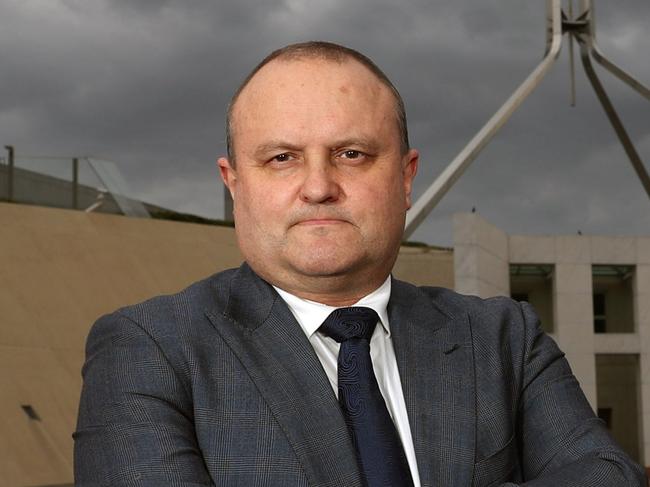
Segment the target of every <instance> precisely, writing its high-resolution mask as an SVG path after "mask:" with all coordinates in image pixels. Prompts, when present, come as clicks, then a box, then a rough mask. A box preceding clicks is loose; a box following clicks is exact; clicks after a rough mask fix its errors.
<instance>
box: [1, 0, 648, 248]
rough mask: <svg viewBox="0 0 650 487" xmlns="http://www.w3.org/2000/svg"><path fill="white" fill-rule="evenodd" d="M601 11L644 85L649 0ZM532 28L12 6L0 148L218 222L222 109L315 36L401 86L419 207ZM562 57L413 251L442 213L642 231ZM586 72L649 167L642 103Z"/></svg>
mask: <svg viewBox="0 0 650 487" xmlns="http://www.w3.org/2000/svg"><path fill="white" fill-rule="evenodd" d="M575 3H576V4H577V2H575ZM613 4H615V5H613ZM596 13H597V16H598V17H597V20H598V24H597V25H598V30H597V33H598V39H599V43H600V45H601V47H602V48H603V50H604V52H605V53H606V54H607V55H608V56H609V57H610V58H612V59H613V60H615V61H616V62H617V63H618V64H620V65H621V67H623V68H624V69H626V70H628V71H630V72H631V73H632V74H634V75H635V76H636V77H637V78H638V79H640V80H641V81H642V82H644V83H645V84H646V85H648V84H650V63H649V62H648V56H647V52H648V51H649V50H650V44H649V43H650V21H649V19H650V4H648V2H647V1H644V0H625V1H619V2H602V1H601V2H598V3H597V11H596ZM544 15H545V5H544V2H541V1H540V2H521V1H519V0H484V1H482V2H475V1H472V0H457V1H453V2H452V1H444V2H443V1H431V0H426V1H425V0H413V1H410V2H397V1H396V0H376V1H370V0H357V1H348V2H342V1H332V2H318V1H315V0H312V1H305V0H275V1H265V2H259V1H257V0H245V1H241V0H240V1H235V0H228V1H219V2H214V1H207V0H205V1H204V0H194V1H191V2H187V1H180V0H137V1H136V0H58V1H56V0H52V1H48V2H44V1H36V0H22V1H18V0H9V1H5V2H2V3H0V18H2V19H3V28H2V30H0V62H1V66H0V138H1V140H0V142H2V143H3V144H7V143H12V144H14V145H16V146H17V149H18V153H19V154H20V153H32V154H33V153H41V154H52V155H56V154H88V155H97V156H103V157H105V158H108V159H111V160H114V161H116V163H118V165H119V166H120V168H121V169H122V171H123V173H124V174H125V175H126V177H127V179H128V180H129V182H130V184H131V186H132V187H133V189H134V191H135V193H136V195H137V196H140V197H142V198H144V199H147V200H150V201H152V202H155V203H158V204H160V205H163V206H169V207H172V208H175V209H179V210H181V211H193V212H196V213H200V214H203V215H207V216H213V217H219V216H220V215H221V213H220V212H221V207H222V205H221V198H222V196H221V194H222V193H221V188H220V184H219V182H218V181H217V171H216V168H215V165H214V159H215V157H216V156H218V155H220V154H222V153H223V152H224V151H225V147H224V140H223V137H224V136H223V113H224V110H225V107H226V105H227V103H228V100H229V97H230V95H231V94H232V92H233V91H234V90H235V88H236V87H237V85H238V84H239V82H240V81H241V80H242V78H243V77H244V76H245V75H246V74H247V72H248V71H249V70H250V69H251V68H252V67H253V65H254V64H256V63H257V62H258V61H259V60H260V59H261V58H262V57H263V56H264V55H265V54H267V53H268V52H269V51H270V50H272V49H274V48H277V47H280V46H282V45H284V44H287V43H290V42H295V41H301V40H306V39H313V38H317V39H327V40H333V41H337V42H341V43H343V44H347V45H350V46H351V47H354V48H357V49H360V50H361V51H363V52H365V53H367V54H368V55H370V56H371V57H372V58H373V59H375V61H376V62H377V63H378V64H379V65H380V66H381V67H382V68H383V69H384V70H385V71H386V73H387V74H388V75H389V76H390V77H391V78H392V79H393V80H394V82H395V83H396V84H397V86H398V87H399V88H400V90H401V92H402V94H403V96H404V98H405V100H406V104H407V109H408V111H409V122H410V132H411V139H412V143H413V145H414V146H416V147H418V148H419V149H420V150H421V154H422V166H421V169H420V174H419V179H418V181H417V184H416V186H415V192H416V196H418V195H419V194H421V193H422V192H423V191H424V189H425V188H426V186H428V184H429V183H430V182H431V181H432V179H433V178H434V177H435V176H436V175H437V174H438V173H439V172H440V171H441V170H442V169H443V168H444V167H445V166H446V165H447V164H448V163H449V162H450V161H451V160H452V159H453V157H454V156H455V155H456V154H457V153H458V152H459V151H460V150H461V149H462V148H463V146H464V145H465V144H466V143H467V142H468V141H469V140H470V139H471V137H472V136H473V135H474V134H475V133H476V131H477V130H478V129H480V127H481V126H482V125H483V124H484V123H485V122H486V121H487V120H488V119H489V117H490V116H491V115H492V114H493V113H494V112H495V111H496V110H497V109H498V108H499V106H500V105H501V104H502V103H503V102H504V101H505V100H506V99H507V97H508V96H509V95H510V93H512V91H513V90H514V89H515V88H516V87H517V86H518V85H519V84H520V83H521V82H522V81H523V80H524V79H525V77H526V76H527V75H528V74H529V72H530V71H531V70H532V69H533V68H534V67H535V66H536V64H537V63H538V62H539V61H540V60H541V58H542V55H543V52H544V43H545V34H544V28H545V24H544ZM567 47H568V43H567V42H566V39H565V43H564V46H563V52H562V56H561V58H560V59H559V61H558V63H556V65H555V66H554V67H553V69H552V71H551V72H550V73H549V75H548V77H547V78H546V79H545V80H544V82H543V84H542V85H541V86H540V88H539V89H538V90H537V91H536V92H535V93H533V95H532V96H531V97H530V98H529V99H528V100H527V101H526V102H525V103H524V104H523V106H522V107H521V108H520V109H519V111H518V112H517V113H516V114H515V115H514V116H513V118H512V119H511V120H510V122H508V124H507V125H506V126H505V127H504V129H503V130H502V132H501V133H500V134H499V135H498V136H497V137H496V138H495V139H494V141H493V142H492V144H491V145H490V146H488V148H487V149H486V150H485V151H484V152H483V153H482V154H481V155H480V156H479V158H478V159H477V160H476V161H475V162H474V164H473V165H472V166H471V167H470V169H469V170H468V171H467V173H466V174H465V175H464V176H463V178H461V180H460V181H459V183H458V184H457V185H456V186H455V187H454V188H453V189H452V190H451V191H450V193H449V194H448V195H447V196H446V197H445V198H444V199H443V200H442V202H441V203H440V205H439V206H438V207H437V208H436V209H435V210H434V211H433V213H432V214H431V215H430V217H429V218H428V219H427V221H426V222H425V224H423V226H422V227H421V229H420V230H418V232H416V234H415V235H414V238H416V239H419V240H424V241H427V242H430V243H442V244H449V243H450V236H451V233H450V232H451V225H450V224H449V221H450V215H451V214H452V213H453V212H456V211H468V210H470V209H471V208H472V206H476V207H477V209H478V211H479V213H481V214H483V215H484V216H485V217H486V218H488V219H489V220H491V221H493V222H494V223H496V224H497V225H499V226H501V227H502V228H504V229H505V230H507V231H509V232H519V233H538V232H547V233H560V232H564V233H573V232H575V231H577V230H578V229H580V230H582V231H583V233H644V234H648V233H650V231H649V226H650V211H648V209H649V206H648V204H649V202H648V198H647V196H646V195H645V193H644V191H643V189H642V187H641V185H640V183H639V182H638V180H637V179H636V176H635V175H634V172H633V171H632V169H631V166H630V163H629V162H628V160H627V159H626V157H625V154H624V153H623V151H622V149H621V148H620V145H619V144H618V141H617V140H616V138H615V135H614V133H613V131H612V129H611V128H610V127H609V122H608V121H607V119H606V117H605V115H604V113H603V111H602V109H601V107H600V106H599V104H598V102H597V100H596V98H595V96H594V94H593V91H592V90H591V88H590V86H589V85H588V82H587V80H586V78H585V76H584V75H583V74H582V67H581V66H580V63H579V56H576V65H577V66H576V67H577V70H576V72H577V84H578V106H577V107H575V108H571V107H569V106H568V86H569V85H568V69H567V65H568V61H567ZM576 54H577V52H576ZM597 70H598V73H599V75H600V76H601V78H602V80H603V83H604V84H605V86H606V88H607V90H608V92H609V93H610V95H611V98H612V100H613V102H614V104H615V105H616V107H617V109H618V110H619V113H620V115H621V118H622V119H623V121H624V123H625V125H626V127H627V128H628V130H629V132H630V135H631V136H632V138H633V140H635V142H636V143H637V149H638V150H639V152H640V154H641V156H642V158H643V159H645V162H646V166H648V167H650V104H648V102H647V101H645V100H643V99H642V98H641V97H640V96H639V95H638V94H636V93H635V92H633V91H632V90H630V89H629V88H628V87H627V86H625V85H623V84H622V83H621V82H619V81H618V80H616V79H615V78H613V77H612V76H611V75H610V74H609V73H607V72H605V71H604V70H602V69H600V67H599V66H597ZM287 109H288V110H289V109H290V107H287Z"/></svg>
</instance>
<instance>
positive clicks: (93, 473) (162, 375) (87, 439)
mask: <svg viewBox="0 0 650 487" xmlns="http://www.w3.org/2000/svg"><path fill="white" fill-rule="evenodd" d="M83 377H84V385H83V389H82V393H81V402H80V406H79V418H78V423H77V431H76V432H75V433H74V435H73V436H74V439H75V451H74V456H75V482H76V483H75V485H80V486H84V485H87V486H91V485H92V486H97V485H111V486H120V485H138V486H151V487H154V486H155V487H175V486H179V487H180V486H184V487H187V486H189V487H191V486H197V487H198V486H208V485H213V484H212V481H211V479H210V476H209V474H208V472H207V470H206V467H205V464H204V461H203V457H202V455H201V452H200V450H199V447H198V444H197V440H196V435H195V433H194V421H193V412H192V401H191V395H190V391H189V390H188V383H187V382H188V381H187V380H183V378H182V377H181V376H180V375H179V374H178V373H177V371H176V370H174V368H173V367H172V366H171V364H170V363H169V361H168V359H167V358H166V357H165V355H164V354H163V352H162V350H161V349H160V348H159V346H158V345H157V344H156V342H155V341H154V339H153V338H152V337H151V336H150V335H148V334H147V333H146V332H145V331H144V330H143V329H142V328H141V327H140V326H139V325H138V324H137V323H136V322H134V321H132V320H131V319H129V318H127V317H125V316H123V315H121V314H119V312H118V313H114V314H111V315H107V316H104V317H102V318H101V319H99V320H98V321H97V323H95V325H94V326H93V328H92V330H91V332H90V335H89V337H88V341H87V345H86V363H85V365H84V369H83Z"/></svg>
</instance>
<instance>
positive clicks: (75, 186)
mask: <svg viewBox="0 0 650 487" xmlns="http://www.w3.org/2000/svg"><path fill="white" fill-rule="evenodd" d="M78 191H79V158H78V157H73V158H72V209H73V210H76V209H77V206H78V203H79V201H78Z"/></svg>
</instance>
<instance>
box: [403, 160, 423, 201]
mask: <svg viewBox="0 0 650 487" xmlns="http://www.w3.org/2000/svg"><path fill="white" fill-rule="evenodd" d="M419 161H420V153H419V152H418V151H417V150H415V149H409V151H408V152H407V153H406V155H405V156H404V157H403V158H402V180H403V182H404V194H405V195H406V209H407V210H408V209H409V208H411V204H412V201H411V191H412V190H413V180H414V179H415V174H416V173H417V172H418V163H419Z"/></svg>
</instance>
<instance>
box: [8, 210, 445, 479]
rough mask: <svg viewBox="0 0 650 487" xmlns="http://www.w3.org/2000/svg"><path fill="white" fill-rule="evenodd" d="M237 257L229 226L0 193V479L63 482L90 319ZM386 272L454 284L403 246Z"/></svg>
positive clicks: (434, 263)
mask: <svg viewBox="0 0 650 487" xmlns="http://www.w3.org/2000/svg"><path fill="white" fill-rule="evenodd" d="M240 262H241V256H240V253H239V251H238V249H237V245H236V242H235V236H234V231H233V230H232V229H231V228H225V227H215V226H207V225H197V224H190V223H179V222H170V221H161V220H144V219H134V218H126V217H122V216H113V215H105V214H86V213H83V212H78V211H71V210H60V209H52V208H43V207H36V206H24V205H13V204H6V203H0V310H2V312H1V313H0V487H17V486H36V485H54V484H63V483H67V482H72V438H71V434H72V431H73V430H74V426H75V422H76V415H77V406H78V400H79V391H80V388H81V375H80V369H81V365H82V363H83V355H84V354H83V348H84V342H85V338H86V335H87V333H88V329H89V328H90V325H91V324H92V323H93V322H94V320H95V319H96V318H98V317H99V316H100V315H102V314H104V313H107V312H110V311H113V310H114V309H116V308H118V307H120V306H124V305H126V304H130V303H135V302H138V301H141V300H143V299H146V298H149V297H151V296H153V295H156V294H162V293H171V292H175V291H177V290H180V289H182V288H183V287H185V286H186V285H188V284H189V283H191V282H193V281H195V280H197V279H200V278H202V277H205V276H208V275H210V274H212V273H214V272H216V271H218V270H221V269H224V268H228V267H234V266H238V265H239V263H240ZM394 273H395V275H396V277H398V278H400V279H404V280H408V281H411V282H415V283H417V284H428V285H442V286H446V287H453V256H452V253H451V251H441V250H436V249H431V248H419V247H404V248H403V249H402V251H401V253H400V256H399V258H398V261H397V264H396V266H395V272H394ZM21 405H31V406H32V407H33V408H34V410H35V411H36V412H37V414H38V415H39V416H40V418H41V420H40V421H35V420H30V419H29V418H28V417H27V415H26V414H25V413H24V412H23V410H22V409H21Z"/></svg>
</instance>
